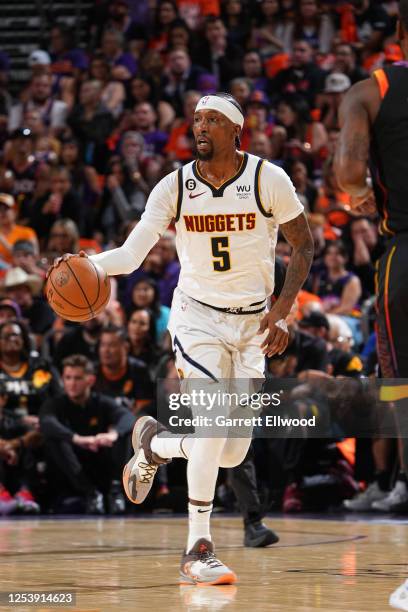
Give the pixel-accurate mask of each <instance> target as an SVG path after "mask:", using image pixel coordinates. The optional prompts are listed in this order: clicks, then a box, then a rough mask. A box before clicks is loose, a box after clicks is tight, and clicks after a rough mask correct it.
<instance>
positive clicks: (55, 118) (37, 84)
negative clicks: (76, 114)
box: [8, 74, 68, 134]
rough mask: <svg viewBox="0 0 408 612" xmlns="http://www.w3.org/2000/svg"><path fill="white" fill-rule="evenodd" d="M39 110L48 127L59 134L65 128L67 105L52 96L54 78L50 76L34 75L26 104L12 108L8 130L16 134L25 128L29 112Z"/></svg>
mask: <svg viewBox="0 0 408 612" xmlns="http://www.w3.org/2000/svg"><path fill="white" fill-rule="evenodd" d="M31 110H38V111H39V113H40V115H41V118H42V120H43V122H44V124H45V126H46V127H48V128H49V129H50V131H51V132H52V133H53V134H58V133H59V132H61V130H62V129H63V128H64V127H65V124H66V118H67V110H68V109H67V105H66V104H65V102H62V101H61V100H56V99H55V98H54V96H53V95H52V77H51V75H49V74H38V75H34V76H33V77H32V79H31V83H30V89H29V95H28V99H27V101H26V102H24V103H23V104H21V103H20V104H17V105H15V106H13V107H12V109H11V112H10V118H9V125H8V129H9V131H10V132H14V130H16V129H17V128H22V127H24V125H23V118H24V115H25V113H26V112H27V111H31Z"/></svg>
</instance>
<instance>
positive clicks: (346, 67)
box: [333, 42, 368, 85]
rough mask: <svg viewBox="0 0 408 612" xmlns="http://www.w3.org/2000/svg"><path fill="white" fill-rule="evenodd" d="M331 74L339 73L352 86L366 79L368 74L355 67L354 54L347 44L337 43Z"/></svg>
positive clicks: (350, 46)
mask: <svg viewBox="0 0 408 612" xmlns="http://www.w3.org/2000/svg"><path fill="white" fill-rule="evenodd" d="M334 57H335V60H334V65H333V72H341V73H342V74H345V75H346V76H348V78H349V79H350V82H351V84H352V85H354V83H357V81H361V80H362V79H366V78H367V77H368V74H367V72H366V71H365V70H363V68H361V66H358V65H357V58H356V52H355V51H354V49H353V46H352V45H350V44H348V43H343V42H342V43H339V44H338V45H337V47H336V49H335V52H334Z"/></svg>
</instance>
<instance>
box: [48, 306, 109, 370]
mask: <svg viewBox="0 0 408 612" xmlns="http://www.w3.org/2000/svg"><path fill="white" fill-rule="evenodd" d="M108 324H109V316H108V315H107V313H106V311H103V312H101V313H99V314H97V315H96V316H95V317H93V319H90V320H89V321H84V322H83V323H81V324H80V325H75V326H73V327H68V328H67V329H66V330H65V333H64V335H63V336H62V338H61V339H60V340H59V341H58V342H57V344H56V346H55V349H54V354H53V357H54V362H55V365H56V366H57V368H58V369H59V370H61V369H62V363H63V361H64V359H65V358H66V357H70V356H71V355H74V354H76V353H79V354H80V355H84V356H85V357H86V358H87V359H88V360H89V361H92V362H93V363H96V362H97V361H98V342H99V339H100V336H101V333H102V330H103V328H104V327H106V326H107V325H108Z"/></svg>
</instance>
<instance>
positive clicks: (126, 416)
mask: <svg viewBox="0 0 408 612" xmlns="http://www.w3.org/2000/svg"><path fill="white" fill-rule="evenodd" d="M62 380H63V385H64V392H63V393H62V394H61V395H58V396H57V397H55V398H50V399H49V400H48V401H47V402H45V404H44V406H43V407H42V409H41V414H40V418H41V431H42V433H43V435H44V437H45V442H46V443H45V448H46V452H47V455H48V457H49V459H50V461H51V462H52V465H53V467H54V469H55V470H56V472H57V474H58V490H59V491H61V477H63V478H65V479H66V481H67V483H68V484H69V485H70V488H71V490H74V491H75V492H76V493H77V494H80V495H81V496H83V497H84V498H85V510H86V512H87V514H104V513H105V509H104V505H103V495H102V493H104V494H105V496H106V507H107V512H108V513H109V514H123V512H124V510H125V500H124V497H123V494H122V492H121V486H120V473H121V467H122V462H123V461H125V460H126V459H125V457H126V447H127V436H128V435H129V433H130V432H131V430H132V428H133V425H134V421H135V419H134V417H133V416H132V414H131V413H130V412H129V411H128V410H126V408H123V407H121V406H119V405H118V404H117V403H116V402H114V401H113V400H112V399H111V398H109V397H106V396H104V395H102V394H100V393H95V392H94V391H92V386H93V384H94V382H95V375H94V370H93V366H92V364H91V362H90V361H88V359H86V357H84V356H83V355H72V356H71V357H68V358H67V359H66V360H65V361H64V364H63V372H62Z"/></svg>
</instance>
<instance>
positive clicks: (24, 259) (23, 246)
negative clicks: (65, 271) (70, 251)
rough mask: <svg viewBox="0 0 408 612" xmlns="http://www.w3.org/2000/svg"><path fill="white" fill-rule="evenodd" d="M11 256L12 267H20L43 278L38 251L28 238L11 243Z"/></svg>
mask: <svg viewBox="0 0 408 612" xmlns="http://www.w3.org/2000/svg"><path fill="white" fill-rule="evenodd" d="M64 252H66V251H64ZM12 256H13V262H12V266H13V268H22V269H23V270H24V272H27V274H34V275H35V276H38V277H39V278H42V279H45V273H46V270H45V269H44V268H43V267H40V265H39V262H38V251H37V249H36V248H35V246H34V244H33V243H32V242H31V241H30V240H17V242H15V243H14V245H13V250H12Z"/></svg>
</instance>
